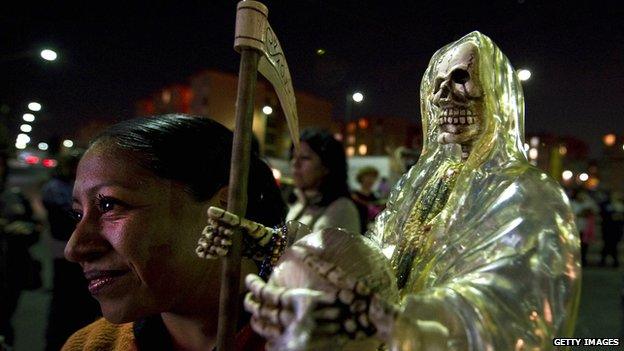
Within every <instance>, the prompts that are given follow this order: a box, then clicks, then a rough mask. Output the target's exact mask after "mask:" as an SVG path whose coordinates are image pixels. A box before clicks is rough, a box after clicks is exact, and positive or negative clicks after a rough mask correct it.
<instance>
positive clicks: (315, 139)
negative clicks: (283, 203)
mask: <svg viewBox="0 0 624 351" xmlns="http://www.w3.org/2000/svg"><path fill="white" fill-rule="evenodd" d="M300 141H301V150H299V151H298V152H297V151H296V150H293V152H292V156H291V160H290V166H291V169H292V173H293V181H294V185H295V190H294V192H295V195H296V201H295V202H294V203H293V204H292V205H291V206H290V210H289V211H288V215H287V216H286V219H287V220H288V221H290V220H296V221H299V222H301V223H303V224H305V225H306V226H308V227H309V229H310V230H312V231H318V230H321V229H325V228H331V227H337V228H343V229H345V230H347V231H350V232H352V233H358V232H359V231H360V229H361V227H360V216H359V213H358V210H357V208H356V207H355V204H354V203H353V201H351V194H350V191H349V185H348V184H347V161H346V156H345V152H344V148H343V145H342V143H341V142H339V141H338V140H336V139H335V138H334V136H333V135H332V134H331V133H329V132H328V131H326V130H321V129H316V128H309V129H305V130H303V131H302V132H301V136H300Z"/></svg>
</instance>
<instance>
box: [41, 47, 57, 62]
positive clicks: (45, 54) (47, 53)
mask: <svg viewBox="0 0 624 351" xmlns="http://www.w3.org/2000/svg"><path fill="white" fill-rule="evenodd" d="M40 55H41V58H43V59H44V60H46V61H54V60H56V58H57V57H58V54H57V53H56V51H54V50H50V49H43V50H41V53H40Z"/></svg>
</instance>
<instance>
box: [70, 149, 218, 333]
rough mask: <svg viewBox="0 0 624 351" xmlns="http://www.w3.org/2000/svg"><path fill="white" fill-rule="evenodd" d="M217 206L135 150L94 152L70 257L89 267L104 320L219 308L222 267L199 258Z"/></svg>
mask: <svg viewBox="0 0 624 351" xmlns="http://www.w3.org/2000/svg"><path fill="white" fill-rule="evenodd" d="M215 198H216V197H215ZM215 202H216V201H215V199H213V200H211V201H207V202H203V203H201V202H197V201H196V200H194V199H193V198H192V197H191V196H190V195H189V194H188V193H187V192H185V191H184V190H183V187H182V186H181V185H180V184H177V183H176V182H173V181H170V180H166V179H162V178H159V177H156V176H155V175H153V174H152V173H151V172H149V171H147V170H145V169H144V168H142V167H140V166H139V165H137V163H136V161H135V160H134V159H133V158H131V157H130V154H129V152H127V151H120V150H119V149H117V148H114V147H111V146H107V145H106V143H104V144H101V143H100V144H97V145H96V146H94V147H92V148H91V149H90V150H89V151H87V153H86V154H85V155H84V157H83V158H82V160H81V161H80V164H79V165H78V171H77V176H76V182H75V185H74V193H73V208H74V211H75V212H76V214H77V217H78V218H79V221H78V223H77V225H76V229H75V230H74V232H73V233H72V236H71V238H70V240H69V242H68V244H67V247H66V248H65V256H66V257H67V259H68V260H70V261H74V262H78V263H80V265H81V266H82V269H83V271H84V274H85V276H86V278H87V280H88V282H89V290H90V292H91V294H92V295H93V296H94V297H95V298H96V299H97V300H98V301H99V303H100V306H101V308H102V313H103V314H104V317H106V318H107V319H108V320H109V321H111V322H114V323H121V322H128V321H133V320H136V319H138V318H141V317H145V316H149V315H154V314H157V313H161V312H174V313H175V312H177V313H194V312H195V313H197V311H193V309H196V307H197V304H196V302H197V301H202V306H203V307H206V306H208V307H207V308H210V307H209V306H210V305H211V304H214V305H216V304H218V291H219V289H218V286H219V278H218V274H219V263H218V261H207V260H201V259H199V258H197V256H196V255H195V254H194V250H195V246H196V242H197V238H198V237H199V235H200V233H201V231H202V229H203V227H204V226H205V221H206V219H205V213H206V209H207V207H208V206H210V205H219V204H218V203H215ZM215 291H216V293H215ZM193 303H195V305H193Z"/></svg>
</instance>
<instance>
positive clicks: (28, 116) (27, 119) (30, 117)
mask: <svg viewBox="0 0 624 351" xmlns="http://www.w3.org/2000/svg"><path fill="white" fill-rule="evenodd" d="M22 119H23V120H24V121H25V122H34V121H35V115H33V114H32V113H24V115H23V116H22Z"/></svg>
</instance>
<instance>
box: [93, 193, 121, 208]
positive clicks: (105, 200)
mask: <svg viewBox="0 0 624 351" xmlns="http://www.w3.org/2000/svg"><path fill="white" fill-rule="evenodd" d="M117 204H118V201H117V200H115V199H112V198H110V197H107V196H98V201H97V206H98V208H99V209H100V211H102V212H108V211H111V210H112V209H114V208H115V205H117Z"/></svg>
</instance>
